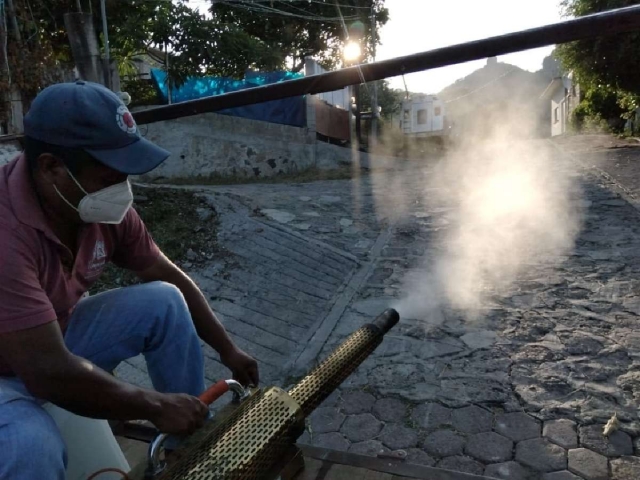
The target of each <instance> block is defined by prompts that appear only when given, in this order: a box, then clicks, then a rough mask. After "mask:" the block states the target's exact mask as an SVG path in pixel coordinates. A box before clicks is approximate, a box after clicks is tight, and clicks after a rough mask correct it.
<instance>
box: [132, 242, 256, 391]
mask: <svg viewBox="0 0 640 480" xmlns="http://www.w3.org/2000/svg"><path fill="white" fill-rule="evenodd" d="M137 275H138V277H140V279H141V280H142V281H143V282H152V281H154V280H161V281H163V282H168V283H171V284H173V285H175V286H176V287H178V289H179V290H180V291H181V292H182V295H184V299H185V300H186V302H187V305H188V307H189V312H191V318H193V323H194V325H195V327H196V330H197V332H198V335H199V336H200V338H201V339H202V340H204V341H205V342H206V343H207V344H209V345H211V347H212V348H213V349H214V350H216V351H217V352H218V353H219V354H220V360H221V361H222V363H223V364H224V365H225V366H227V367H228V368H229V369H230V370H231V372H233V378H234V379H236V380H238V381H239V382H240V383H242V384H243V385H245V386H247V385H254V386H258V381H259V380H260V378H259V375H258V364H257V363H256V361H255V360H254V359H253V358H251V357H250V356H249V355H247V354H246V353H245V352H243V351H242V350H240V349H239V348H238V347H236V346H235V345H234V343H233V341H232V340H231V338H229V335H228V334H227V332H226V330H225V329H224V327H223V326H222V324H221V323H220V321H219V320H218V318H217V317H216V315H215V314H214V313H213V310H211V307H210V306H209V303H208V302H207V299H206V298H205V296H204V295H203V294H202V292H201V291H200V289H199V288H198V286H197V285H196V284H195V283H194V282H193V280H191V279H190V278H189V277H188V276H187V274H186V273H184V272H183V271H182V270H180V269H179V268H178V267H177V266H176V265H174V264H173V263H172V262H171V261H170V260H169V259H168V258H167V257H165V256H164V254H162V255H160V257H159V258H158V260H157V261H156V263H154V264H153V265H152V266H151V267H149V268H148V269H147V270H145V271H142V272H137Z"/></svg>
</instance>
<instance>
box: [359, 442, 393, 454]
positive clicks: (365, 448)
mask: <svg viewBox="0 0 640 480" xmlns="http://www.w3.org/2000/svg"><path fill="white" fill-rule="evenodd" d="M349 452H351V453H358V454H360V455H369V456H370V457H376V456H377V455H378V453H381V452H384V453H388V452H390V450H389V449H388V448H387V447H385V446H384V445H383V444H382V442H379V441H378V440H365V441H364V442H358V443H353V444H352V445H351V446H350V447H349Z"/></svg>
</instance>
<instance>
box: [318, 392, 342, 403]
mask: <svg viewBox="0 0 640 480" xmlns="http://www.w3.org/2000/svg"><path fill="white" fill-rule="evenodd" d="M340 396H341V394H340V390H334V391H333V392H332V393H331V395H329V396H328V397H327V398H325V399H324V401H323V402H322V403H321V405H322V406H323V407H335V406H337V405H338V402H339V401H340Z"/></svg>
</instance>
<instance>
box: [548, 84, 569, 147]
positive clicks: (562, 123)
mask: <svg viewBox="0 0 640 480" xmlns="http://www.w3.org/2000/svg"><path fill="white" fill-rule="evenodd" d="M566 120H567V112H566V102H565V94H564V88H558V89H557V91H556V92H555V93H554V94H553V97H552V98H551V136H552V137H555V136H557V135H562V134H563V133H565V131H566Z"/></svg>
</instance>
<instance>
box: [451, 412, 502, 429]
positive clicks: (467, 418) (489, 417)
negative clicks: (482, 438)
mask: <svg viewBox="0 0 640 480" xmlns="http://www.w3.org/2000/svg"><path fill="white" fill-rule="evenodd" d="M451 420H452V423H453V427H454V428H455V429H456V430H458V431H459V432H463V433H483V432H490V431H491V427H492V426H493V414H492V413H491V412H488V411H487V410H485V409H484V408H480V407H478V406H476V405H470V406H468V407H463V408H459V409H456V410H454V411H453V412H452V413H451Z"/></svg>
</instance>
